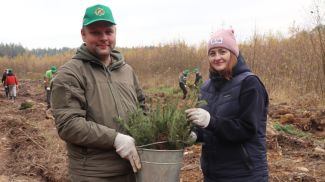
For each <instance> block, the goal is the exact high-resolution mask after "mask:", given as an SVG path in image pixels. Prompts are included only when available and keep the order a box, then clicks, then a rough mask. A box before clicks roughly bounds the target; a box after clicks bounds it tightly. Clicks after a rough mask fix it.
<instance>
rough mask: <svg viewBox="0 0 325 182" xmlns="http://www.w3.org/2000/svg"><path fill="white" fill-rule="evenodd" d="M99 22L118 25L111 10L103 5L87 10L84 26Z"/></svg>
mask: <svg viewBox="0 0 325 182" xmlns="http://www.w3.org/2000/svg"><path fill="white" fill-rule="evenodd" d="M97 21H108V22H110V23H112V24H113V25H116V23H115V21H114V18H113V14H112V11H111V9H110V8H109V7H107V6H104V5H101V4H97V5H95V6H91V7H88V8H87V9H86V12H85V16H84V18H83V22H82V26H87V25H89V24H92V23H94V22H97Z"/></svg>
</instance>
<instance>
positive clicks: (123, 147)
mask: <svg viewBox="0 0 325 182" xmlns="http://www.w3.org/2000/svg"><path fill="white" fill-rule="evenodd" d="M114 147H115V149H116V152H117V153H118V154H119V155H120V156H121V157H122V158H123V159H127V160H129V161H130V164H131V166H132V168H133V172H137V171H138V170H139V169H141V162H140V157H139V155H138V152H137V150H136V148H135V144H134V139H133V138H132V137H130V136H129V135H123V134H121V133H117V135H116V138H115V141H114Z"/></svg>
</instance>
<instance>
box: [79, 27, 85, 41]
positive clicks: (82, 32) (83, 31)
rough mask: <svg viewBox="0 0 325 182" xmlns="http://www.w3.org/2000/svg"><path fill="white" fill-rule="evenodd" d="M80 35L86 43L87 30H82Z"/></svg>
mask: <svg viewBox="0 0 325 182" xmlns="http://www.w3.org/2000/svg"><path fill="white" fill-rule="evenodd" d="M80 33H81V37H82V41H83V42H85V36H86V33H85V29H84V28H81V30H80Z"/></svg>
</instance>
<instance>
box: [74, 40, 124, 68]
mask: <svg viewBox="0 0 325 182" xmlns="http://www.w3.org/2000/svg"><path fill="white" fill-rule="evenodd" d="M110 56H111V57H112V64H111V65H110V66H109V69H110V70H115V69H118V68H120V67H121V66H123V65H125V64H126V63H125V60H124V57H123V56H122V54H121V53H120V52H119V51H117V50H115V49H113V50H112V52H111V53H110ZM72 59H78V60H83V61H89V62H92V63H95V64H99V65H101V66H104V65H103V64H102V63H101V61H100V60H99V59H98V58H97V57H96V56H95V55H93V54H91V53H90V52H89V51H88V49H87V47H86V45H85V44H82V45H81V46H80V47H79V48H78V49H77V52H76V55H75V56H73V58H72Z"/></svg>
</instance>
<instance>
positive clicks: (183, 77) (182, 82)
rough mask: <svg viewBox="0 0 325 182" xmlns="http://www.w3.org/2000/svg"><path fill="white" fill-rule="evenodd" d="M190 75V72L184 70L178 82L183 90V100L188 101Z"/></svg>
mask: <svg viewBox="0 0 325 182" xmlns="http://www.w3.org/2000/svg"><path fill="white" fill-rule="evenodd" d="M188 74H189V70H187V69H186V70H184V71H183V72H182V73H181V74H180V75H179V78H178V82H179V87H180V88H181V90H182V91H183V99H186V96H187V93H188V91H187V83H186V82H187V76H188Z"/></svg>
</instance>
